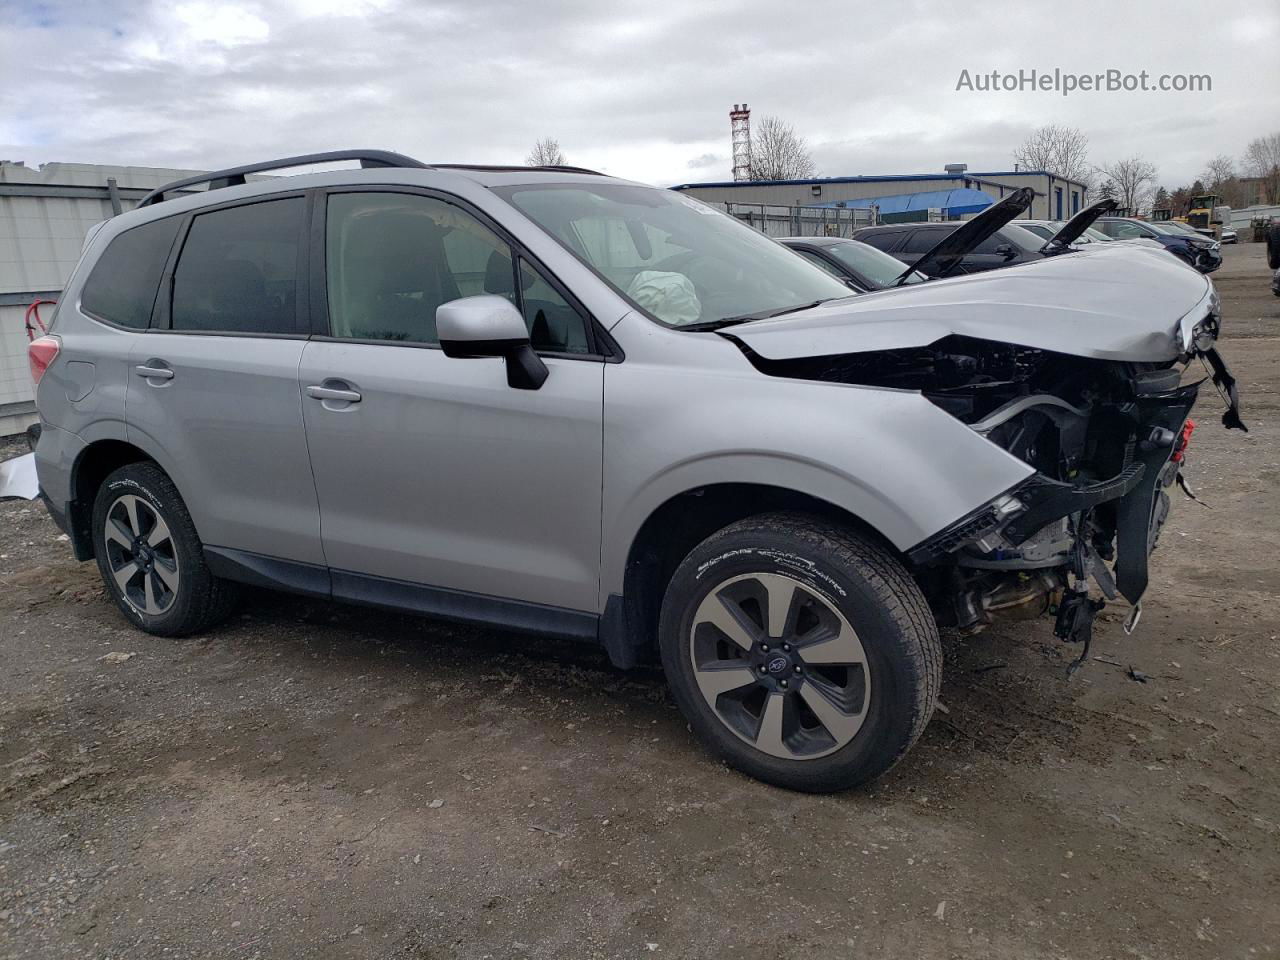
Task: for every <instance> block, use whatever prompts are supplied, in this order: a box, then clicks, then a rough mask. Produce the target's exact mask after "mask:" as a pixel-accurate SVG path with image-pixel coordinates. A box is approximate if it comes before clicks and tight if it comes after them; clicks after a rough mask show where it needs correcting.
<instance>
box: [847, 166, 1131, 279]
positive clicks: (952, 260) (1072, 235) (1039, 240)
mask: <svg viewBox="0 0 1280 960" xmlns="http://www.w3.org/2000/svg"><path fill="white" fill-rule="evenodd" d="M1034 199H1035V194H1034V192H1033V191H1032V190H1030V189H1027V188H1024V189H1021V190H1016V191H1014V192H1013V193H1012V194H1010V195H1009V196H1007V197H1004V198H1003V199H1001V200H998V201H996V202H995V203H993V204H991V206H989V207H987V208H986V209H985V210H983V211H982V212H981V213H980V214H978V215H977V216H976V217H974V218H973V219H971V220H966V221H961V222H957V221H951V222H945V223H913V224H885V225H881V226H878V227H864V228H863V229H861V230H858V231H855V233H854V234H853V236H854V238H855V239H859V240H863V241H864V242H866V243H869V244H872V245H874V246H876V247H878V248H879V249H881V250H887V249H893V250H894V251H896V252H898V253H899V254H900V255H901V259H904V260H909V261H910V263H911V270H912V273H913V274H914V273H915V272H919V273H921V274H924V275H925V276H927V277H931V278H936V277H945V276H948V275H950V274H952V273H979V272H982V271H984V270H994V269H998V268H1000V267H1008V266H1015V265H1017V264H1021V263H1034V262H1036V261H1037V260H1040V259H1043V258H1044V257H1055V256H1059V255H1061V254H1064V253H1070V252H1072V251H1073V250H1076V249H1078V248H1079V246H1080V244H1081V238H1083V237H1085V235H1086V233H1087V232H1088V230H1089V229H1090V227H1091V225H1092V224H1093V223H1094V221H1095V220H1097V219H1098V217H1100V216H1102V215H1104V214H1106V213H1110V212H1111V211H1113V210H1114V209H1115V208H1116V203H1115V201H1114V200H1100V201H1098V202H1097V203H1094V204H1091V205H1090V206H1088V207H1086V208H1085V209H1084V210H1081V211H1080V212H1079V213H1077V214H1076V215H1075V216H1074V217H1072V218H1071V219H1070V220H1068V221H1066V222H1063V223H1060V224H1057V229H1055V230H1053V231H1052V232H1047V231H1046V232H1041V231H1037V230H1032V229H1029V228H1028V226H1027V225H1028V224H1031V223H1034V222H1035V221H1027V220H1022V219H1017V218H1020V217H1021V215H1022V214H1023V213H1025V212H1026V211H1027V210H1028V209H1029V208H1030V206H1031V203H1032V201H1033V200H1034ZM1045 233H1047V235H1045ZM1086 242H1088V241H1086ZM920 251H923V252H920ZM917 254H918V255H917ZM908 255H910V256H908ZM902 279H903V278H899V281H900V282H901V280H902Z"/></svg>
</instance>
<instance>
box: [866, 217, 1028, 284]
mask: <svg viewBox="0 0 1280 960" xmlns="http://www.w3.org/2000/svg"><path fill="white" fill-rule="evenodd" d="M960 226H961V222H960V221H950V222H947V223H894V224H884V225H881V226H878V227H863V228H862V229H861V230H858V231H855V232H854V234H853V239H855V240H861V241H862V242H863V243H869V244H871V246H873V247H875V248H877V249H878V250H883V251H884V252H885V253H891V254H893V255H894V256H895V257H897V258H898V259H899V260H903V261H906V262H907V263H914V262H915V261H917V260H919V259H920V257H921V256H923V255H924V254H926V253H928V252H929V251H930V250H932V249H933V248H934V247H935V246H936V245H937V244H938V242H939V241H940V240H941V239H942V238H943V237H945V236H947V235H948V234H950V233H953V232H955V230H956V229H957V228H958V227H960ZM1043 246H1044V241H1043V240H1042V239H1041V238H1040V237H1037V236H1036V235H1035V234H1033V233H1030V232H1029V231H1027V230H1024V229H1023V228H1022V227H1019V226H1018V225H1017V224H1012V223H1010V224H1006V225H1005V226H1003V227H1001V228H1000V229H999V230H997V231H996V232H995V233H993V234H992V235H991V236H989V237H987V238H986V239H985V240H983V241H982V242H981V243H980V244H978V245H977V246H976V247H975V248H974V249H973V250H971V251H969V252H968V253H966V254H965V255H964V256H963V257H962V258H961V260H960V263H959V265H958V266H957V267H956V268H955V269H954V270H952V271H951V272H952V273H981V272H982V271H984V270H995V269H996V268H997V267H1011V266H1013V265H1014V264H1016V263H1030V262H1033V261H1036V260H1040V259H1043V257H1044V254H1043V253H1042V252H1041V248H1042V247H1043ZM921 273H924V274H925V275H926V276H930V277H932V276H933V275H934V273H933V268H931V267H929V266H925V267H922V268H921Z"/></svg>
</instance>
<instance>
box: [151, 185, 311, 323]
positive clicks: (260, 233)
mask: <svg viewBox="0 0 1280 960" xmlns="http://www.w3.org/2000/svg"><path fill="white" fill-rule="evenodd" d="M305 209H306V203H305V201H304V200H303V199H302V198H301V197H290V198H288V199H285V200H268V201H264V202H262V203H251V204H247V205H245V206H240V207H228V208H227V209H224V210H215V211H213V212H212V213H202V214H200V215H199V216H197V217H196V218H195V219H194V220H192V221H191V230H190V231H189V232H188V233H187V239H186V242H185V243H183V245H182V253H181V254H180V255H179V257H178V266H177V269H176V270H175V271H174V274H173V311H172V318H173V322H172V327H173V329H174V330H194V331H208V332H211V333H257V334H264V335H269V334H280V333H295V332H297V330H298V323H297V316H296V312H295V302H296V296H297V284H298V254H299V248H300V240H301V236H302V221H303V215H304V212H305Z"/></svg>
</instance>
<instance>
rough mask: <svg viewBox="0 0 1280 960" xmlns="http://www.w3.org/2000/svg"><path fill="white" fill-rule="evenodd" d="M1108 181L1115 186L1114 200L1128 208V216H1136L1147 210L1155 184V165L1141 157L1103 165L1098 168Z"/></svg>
mask: <svg viewBox="0 0 1280 960" xmlns="http://www.w3.org/2000/svg"><path fill="white" fill-rule="evenodd" d="M1098 170H1099V172H1101V173H1102V175H1103V176H1105V177H1106V178H1107V179H1108V180H1110V181H1111V182H1112V183H1113V184H1115V190H1116V200H1118V201H1119V203H1120V206H1122V207H1128V208H1129V212H1130V214H1136V213H1139V212H1140V211H1143V210H1145V209H1146V208H1147V206H1148V203H1149V201H1150V199H1151V193H1152V189H1151V188H1152V186H1153V185H1154V184H1155V182H1156V165H1155V164H1154V163H1149V162H1148V161H1146V160H1143V159H1142V158H1141V157H1129V158H1128V159H1126V160H1117V161H1116V162H1115V163H1111V164H1103V165H1102V166H1101V167H1099V168H1098Z"/></svg>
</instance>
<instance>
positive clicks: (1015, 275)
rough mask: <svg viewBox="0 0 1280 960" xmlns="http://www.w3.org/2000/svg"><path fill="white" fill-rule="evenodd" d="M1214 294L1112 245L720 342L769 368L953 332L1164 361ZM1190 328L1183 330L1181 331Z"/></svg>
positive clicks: (845, 306) (1145, 251)
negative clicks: (737, 346)
mask: <svg viewBox="0 0 1280 960" xmlns="http://www.w3.org/2000/svg"><path fill="white" fill-rule="evenodd" d="M1212 293H1213V285H1212V284H1211V283H1210V281H1209V279H1208V278H1207V277H1205V276H1204V275H1203V274H1201V273H1199V272H1197V271H1196V270H1194V269H1192V268H1191V267H1189V266H1187V265H1186V264H1184V263H1183V262H1182V261H1180V260H1178V259H1177V258H1176V257H1173V256H1171V255H1169V254H1168V253H1167V252H1165V251H1164V250H1155V249H1149V248H1146V247H1139V246H1129V245H1127V244H1126V245H1123V246H1122V245H1121V244H1110V243H1096V244H1090V245H1089V246H1088V247H1087V248H1086V249H1084V250H1081V251H1079V252H1077V253H1068V254H1063V255H1061V256H1057V257H1049V258H1046V259H1044V260H1040V261H1036V262H1033V263H1027V264H1022V265H1019V266H1015V267H1005V268H1002V269H998V270H990V271H987V272H986V273H980V274H971V275H969V276H964V277H955V278H952V279H948V280H935V281H930V282H928V283H920V284H914V285H911V286H903V287H896V288H894V289H892V290H881V291H878V292H876V293H868V294H864V295H862V296H859V297H851V298H848V299H842V300H836V301H832V302H830V303H825V304H822V305H821V306H817V307H812V308H810V309H808V310H803V311H800V312H797V313H792V314H787V315H785V316H782V317H778V318H776V319H773V320H757V321H754V322H752V323H746V324H742V325H741V326H736V327H730V328H728V329H726V330H724V331H722V335H724V336H726V337H729V338H731V339H734V340H738V341H740V342H742V343H743V344H745V345H746V346H747V347H749V348H750V349H751V350H753V351H755V352H756V353H757V354H759V355H760V356H762V357H765V358H767V359H769V360H787V359H793V358H796V357H818V356H832V355H836V354H843V353H864V352H869V351H873V350H893V349H901V348H906V347H922V346H927V345H928V344H931V343H934V342H936V341H938V340H941V339H942V338H943V337H946V336H949V335H952V334H955V335H958V336H965V337H975V338H977V339H981V340H992V341H996V342H1000V343H1012V344H1017V345H1019V346H1025V347H1035V348H1038V349H1042V350H1052V351H1055V352H1057V353H1068V354H1075V355H1077V356H1082V357H1093V358H1096V359H1104V360H1125V361H1152V362H1155V361H1166V360H1172V359H1173V358H1175V357H1177V356H1178V355H1179V354H1180V353H1181V352H1182V350H1181V346H1180V342H1181V341H1180V337H1182V338H1185V336H1186V330H1185V329H1183V326H1182V323H1183V320H1184V318H1185V319H1186V320H1187V321H1188V323H1194V322H1198V321H1199V320H1201V319H1203V317H1204V314H1205V313H1206V312H1207V311H1208V309H1209V301H1210V298H1211V296H1212ZM1187 329H1189V327H1188V328H1187Z"/></svg>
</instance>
